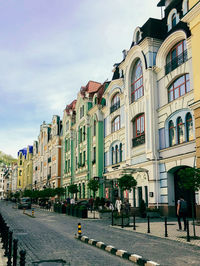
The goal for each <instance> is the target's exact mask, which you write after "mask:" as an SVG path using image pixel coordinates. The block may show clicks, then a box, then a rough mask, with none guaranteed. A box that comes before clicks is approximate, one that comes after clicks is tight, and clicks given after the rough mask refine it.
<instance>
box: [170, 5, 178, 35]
mask: <svg viewBox="0 0 200 266" xmlns="http://www.w3.org/2000/svg"><path fill="white" fill-rule="evenodd" d="M178 22H179V14H178V13H177V10H176V9H175V8H174V9H172V10H171V12H170V13H169V15H168V19H167V25H168V31H170V30H171V29H172V28H173V27H175V26H176V24H178Z"/></svg>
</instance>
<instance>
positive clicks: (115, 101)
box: [110, 93, 120, 113]
mask: <svg viewBox="0 0 200 266" xmlns="http://www.w3.org/2000/svg"><path fill="white" fill-rule="evenodd" d="M119 107H120V97H119V93H116V94H115V95H114V96H113V98H112V100H111V107H110V113H112V112H114V111H116V110H117V109H119Z"/></svg>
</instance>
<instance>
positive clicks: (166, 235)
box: [165, 217, 168, 237]
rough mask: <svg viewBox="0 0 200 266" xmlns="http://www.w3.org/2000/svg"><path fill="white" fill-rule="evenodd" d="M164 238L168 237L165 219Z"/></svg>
mask: <svg viewBox="0 0 200 266" xmlns="http://www.w3.org/2000/svg"><path fill="white" fill-rule="evenodd" d="M165 237H168V234H167V217H165Z"/></svg>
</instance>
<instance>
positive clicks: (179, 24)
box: [16, 0, 200, 215]
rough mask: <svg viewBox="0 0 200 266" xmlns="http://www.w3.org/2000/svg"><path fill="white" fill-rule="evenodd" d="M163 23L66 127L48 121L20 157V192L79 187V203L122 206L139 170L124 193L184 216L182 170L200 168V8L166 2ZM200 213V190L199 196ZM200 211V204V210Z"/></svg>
mask: <svg viewBox="0 0 200 266" xmlns="http://www.w3.org/2000/svg"><path fill="white" fill-rule="evenodd" d="M158 6H159V7H161V8H162V9H163V7H164V17H163V18H162V19H154V18H149V19H148V20H147V21H146V22H145V23H144V25H143V26H142V27H137V28H136V29H135V31H134V34H133V40H132V43H131V45H130V49H129V50H124V51H123V59H122V61H121V62H120V63H117V64H115V65H114V69H113V77H112V80H111V81H106V82H104V83H103V84H101V83H99V82H95V81H89V82H88V83H87V85H86V86H82V87H81V89H80V90H79V92H78V94H77V98H76V99H74V101H72V102H71V103H69V104H68V105H67V106H66V108H65V110H64V113H63V117H62V119H61V118H60V117H59V116H57V115H54V116H53V118H52V122H51V123H49V124H47V123H45V122H43V124H42V125H41V126H40V132H39V136H38V139H37V141H34V143H33V146H28V147H27V148H26V149H22V150H20V151H19V152H18V176H17V186H16V190H24V189H39V190H41V189H44V188H47V187H52V188H56V187H61V186H62V187H64V188H65V189H66V195H67V194H68V186H69V185H71V184H77V186H78V189H79V192H78V198H79V199H85V198H89V197H90V193H91V192H90V191H89V189H88V186H87V184H88V181H89V180H90V179H93V178H94V179H97V180H98V181H99V184H100V188H99V192H98V194H99V196H100V197H106V198H109V199H112V200H114V198H115V197H116V196H118V195H119V188H118V179H119V178H120V177H121V176H122V174H123V173H124V172H130V173H132V174H133V176H134V178H135V179H136V180H137V187H136V188H135V189H134V190H131V191H125V192H124V193H125V194H124V196H125V197H127V198H129V202H130V203H131V205H132V206H134V207H138V206H139V204H140V202H141V200H142V199H144V200H145V202H146V204H147V205H148V206H150V207H151V206H152V207H159V208H160V210H161V211H162V212H163V213H164V214H169V215H172V214H174V213H175V207H176V202H177V199H178V197H179V196H180V194H182V195H184V197H185V198H186V200H187V201H188V204H189V205H190V204H191V197H190V196H191V195H190V192H188V191H185V190H183V188H180V186H179V177H178V175H177V173H178V171H179V170H180V169H183V168H186V167H200V130H199V128H200V126H199V125H200V89H199V84H200V75H199V73H198V70H199V69H200V53H199V51H198V45H199V41H200V1H197V0H160V1H159V3H158ZM192 197H193V199H194V200H195V201H196V203H197V205H200V200H199V192H196V194H195V195H192ZM197 212H198V206H197Z"/></svg>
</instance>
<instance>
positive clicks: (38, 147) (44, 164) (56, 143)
mask: <svg viewBox="0 0 200 266" xmlns="http://www.w3.org/2000/svg"><path fill="white" fill-rule="evenodd" d="M61 129H62V123H61V121H60V117H59V116H56V115H54V116H53V118H52V123H51V124H46V123H45V122H43V124H42V125H41V126H40V133H39V136H38V141H35V142H34V144H33V189H43V188H45V187H52V188H56V187H60V182H61V180H60V179H61V138H60V132H61Z"/></svg>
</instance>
